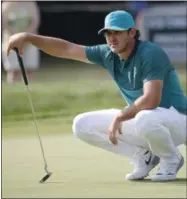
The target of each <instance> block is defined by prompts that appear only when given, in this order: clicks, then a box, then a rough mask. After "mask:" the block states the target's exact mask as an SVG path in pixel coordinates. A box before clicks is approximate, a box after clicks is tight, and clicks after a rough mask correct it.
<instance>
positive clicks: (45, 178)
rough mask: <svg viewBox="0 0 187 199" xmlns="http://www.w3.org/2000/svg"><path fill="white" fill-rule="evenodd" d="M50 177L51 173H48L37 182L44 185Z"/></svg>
mask: <svg viewBox="0 0 187 199" xmlns="http://www.w3.org/2000/svg"><path fill="white" fill-rule="evenodd" d="M51 175H52V173H51V172H49V173H48V174H47V175H45V176H44V177H43V178H42V179H41V180H40V181H39V182H40V183H44V182H45V181H46V180H47V179H48V178H49V177H50V176H51Z"/></svg>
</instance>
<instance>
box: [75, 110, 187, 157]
mask: <svg viewBox="0 0 187 199" xmlns="http://www.w3.org/2000/svg"><path fill="white" fill-rule="evenodd" d="M119 111H120V110H119V109H109V110H99V111H93V112H87V113H83V114H79V115H78V116H76V117H75V118H74V121H73V127H72V128H73V133H74V135H75V136H76V137H78V138H79V139H81V140H82V141H84V142H87V143H88V144H91V145H93V146H96V147H100V148H103V149H105V150H107V151H110V152H113V153H116V154H119V155H123V156H128V157H132V156H133V155H134V154H135V153H136V151H137V150H138V149H139V148H140V147H141V148H145V149H149V150H151V151H152V152H153V153H154V154H155V155H157V156H159V157H161V158H162V157H163V158H167V157H168V158H169V157H172V156H173V154H175V153H176V152H177V146H179V145H181V144H186V118H187V117H186V115H184V114H181V113H179V112H178V111H177V110H175V109H174V108H173V107H171V108H170V109H165V108H160V107H159V108H156V109H153V110H143V111H140V112H139V113H138V114H137V115H136V116H135V118H133V119H131V120H128V121H125V122H123V123H122V135H119V136H118V138H117V139H118V145H115V146H114V145H113V144H112V143H111V142H110V140H109V138H108V128H109V125H110V124H111V121H112V120H113V119H114V117H115V116H116V115H117V114H118V113H119Z"/></svg>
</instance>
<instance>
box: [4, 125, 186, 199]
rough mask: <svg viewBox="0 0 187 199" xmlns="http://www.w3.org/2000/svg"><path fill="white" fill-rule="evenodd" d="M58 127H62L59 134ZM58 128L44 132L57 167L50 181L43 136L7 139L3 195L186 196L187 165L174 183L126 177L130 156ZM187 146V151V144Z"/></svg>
mask: <svg viewBox="0 0 187 199" xmlns="http://www.w3.org/2000/svg"><path fill="white" fill-rule="evenodd" d="M50 125H51V124H50V123H48V122H47V121H46V124H45V128H44V127H43V129H44V130H45V131H49V129H48V128H51V127H50ZM30 128H31V127H28V126H25V128H23V127H22V130H24V131H25V133H29V131H32V130H31V129H30ZM56 128H57V130H59V131H60V134H58V135H55V133H56ZM56 128H55V129H53V131H51V135H49V136H44V135H43V134H42V140H43V144H44V148H45V153H46V156H47V161H48V165H49V169H50V171H52V172H53V175H52V176H51V178H50V179H49V180H48V181H47V182H46V183H45V184H39V183H38V181H39V180H40V179H41V178H42V177H43V176H44V175H45V172H44V169H43V161H42V158H41V152H40V148H39V143H38V140H37V137H36V136H33V137H29V138H24V137H20V138H14V139H5V140H3V142H2V149H3V151H2V170H3V172H2V197H3V198H11V197H13V198H66V197H67V198H74V197H76V198H85V197H87V198H93V197H95V198H99V197H102V198H120V197H121V198H126V197H130V198H135V197H137V198H165V197H173V198H185V196H186V179H185V176H186V169H185V168H186V165H184V166H183V168H182V169H181V170H180V172H179V174H178V179H177V180H176V181H174V182H168V183H152V182H151V181H150V177H151V176H150V177H148V178H147V179H145V180H143V181H141V182H138V181H137V182H128V181H125V180H124V177H125V174H126V173H128V172H130V171H131V170H132V168H131V165H130V164H129V162H128V159H127V158H123V157H120V156H116V155H114V154H112V153H108V152H105V151H104V150H102V149H98V148H94V147H92V146H89V145H87V144H86V143H83V142H81V141H80V140H77V139H75V138H74V137H73V136H71V135H69V134H66V133H65V134H64V131H63V126H62V125H61V124H58V125H57V126H56ZM16 129H17V127H16V128H15V130H14V132H15V131H16ZM60 129H61V130H60ZM50 130H51V129H50ZM53 133H54V135H53ZM181 151H182V152H183V154H185V148H181ZM154 172H155V170H154V171H153V172H152V173H151V174H153V173H154Z"/></svg>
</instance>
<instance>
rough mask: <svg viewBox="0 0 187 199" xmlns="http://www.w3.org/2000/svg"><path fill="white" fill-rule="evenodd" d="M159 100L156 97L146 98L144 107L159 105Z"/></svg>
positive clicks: (152, 107)
mask: <svg viewBox="0 0 187 199" xmlns="http://www.w3.org/2000/svg"><path fill="white" fill-rule="evenodd" d="M160 102H161V100H160V99H158V98H148V99H147V100H146V104H145V106H146V109H155V108H157V107H158V106H159V105H160Z"/></svg>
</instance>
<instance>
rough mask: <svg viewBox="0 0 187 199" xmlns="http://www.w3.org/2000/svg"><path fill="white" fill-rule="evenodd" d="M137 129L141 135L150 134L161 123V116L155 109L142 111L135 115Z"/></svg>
mask: <svg viewBox="0 0 187 199" xmlns="http://www.w3.org/2000/svg"><path fill="white" fill-rule="evenodd" d="M135 124H136V131H137V133H138V134H139V135H141V136H146V137H147V136H149V134H151V132H152V131H153V130H154V129H155V128H157V126H158V125H159V118H158V115H157V113H156V112H155V109H153V110H143V111H140V112H139V113H138V114H137V115H136V117H135Z"/></svg>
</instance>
